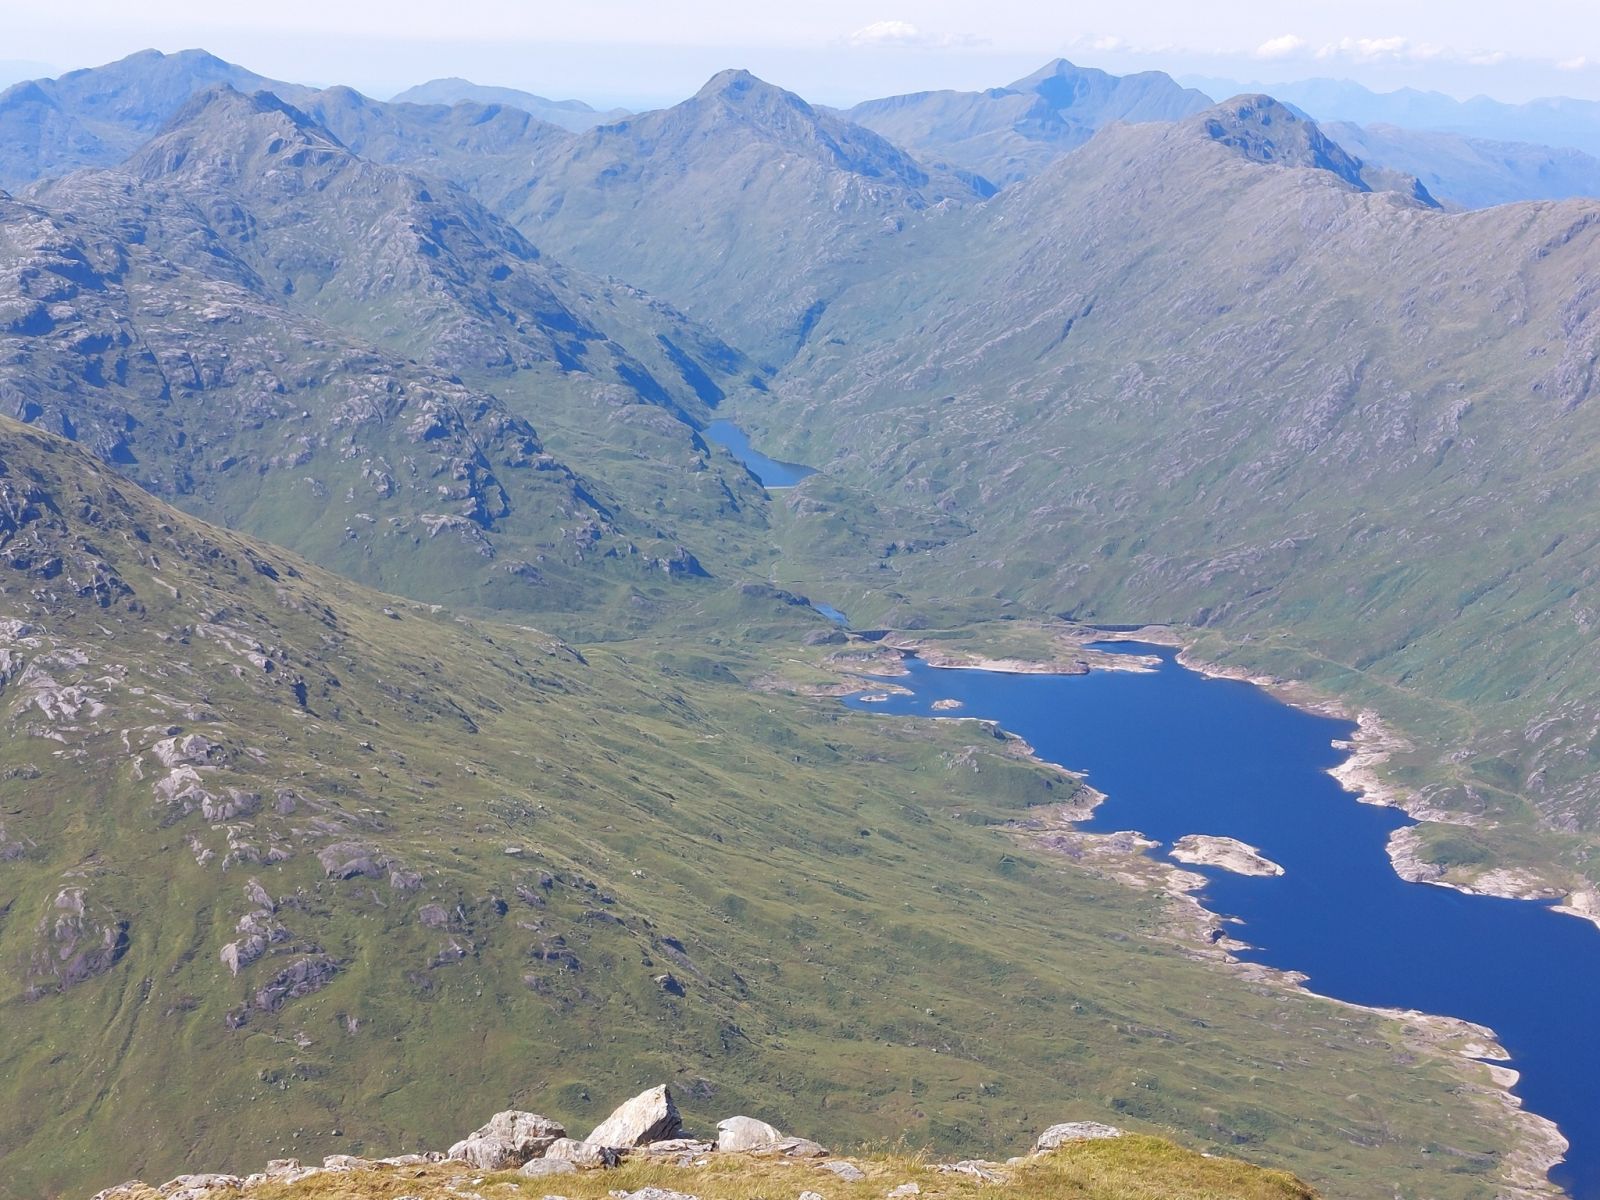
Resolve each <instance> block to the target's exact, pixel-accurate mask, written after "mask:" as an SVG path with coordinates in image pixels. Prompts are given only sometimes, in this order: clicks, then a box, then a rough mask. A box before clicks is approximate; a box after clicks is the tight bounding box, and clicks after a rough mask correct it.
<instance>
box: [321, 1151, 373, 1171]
mask: <svg viewBox="0 0 1600 1200" xmlns="http://www.w3.org/2000/svg"><path fill="white" fill-rule="evenodd" d="M375 1166H377V1163H376V1162H374V1161H373V1160H372V1159H370V1158H362V1157H361V1156H360V1155H358V1154H330V1155H328V1156H327V1157H326V1158H324V1159H323V1160H322V1169H323V1170H325V1171H365V1170H367V1169H368V1168H371V1167H375Z"/></svg>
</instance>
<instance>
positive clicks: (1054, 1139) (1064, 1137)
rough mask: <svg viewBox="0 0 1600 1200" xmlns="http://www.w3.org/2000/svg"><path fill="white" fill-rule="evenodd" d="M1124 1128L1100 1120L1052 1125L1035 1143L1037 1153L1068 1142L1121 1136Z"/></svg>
mask: <svg viewBox="0 0 1600 1200" xmlns="http://www.w3.org/2000/svg"><path fill="white" fill-rule="evenodd" d="M1121 1136H1122V1130H1120V1129H1118V1128H1117V1127H1116V1126H1115V1125H1102V1124H1100V1122H1098V1121H1068V1122H1066V1123H1065V1124H1063V1125H1052V1126H1050V1128H1049V1129H1046V1130H1045V1131H1044V1132H1043V1133H1041V1134H1040V1135H1039V1140H1038V1141H1036V1142H1034V1144H1033V1152H1034V1153H1035V1154H1044V1153H1046V1152H1047V1151H1050V1150H1058V1149H1060V1148H1061V1147H1062V1146H1064V1145H1066V1144H1067V1143H1068V1142H1086V1141H1093V1140H1095V1139H1097V1138H1114V1137H1121Z"/></svg>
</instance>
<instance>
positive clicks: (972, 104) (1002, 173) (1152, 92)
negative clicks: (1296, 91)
mask: <svg viewBox="0 0 1600 1200" xmlns="http://www.w3.org/2000/svg"><path fill="white" fill-rule="evenodd" d="M1210 104H1211V101H1210V100H1209V99H1208V98H1207V97H1206V96H1204V95H1202V94H1201V93H1200V92H1197V91H1194V90H1193V89H1190V88H1184V87H1181V86H1179V85H1178V84H1177V83H1176V82H1175V81H1174V80H1173V79H1172V78H1171V76H1168V75H1165V74H1163V73H1161V72H1159V71H1144V72H1140V73H1139V74H1135V75H1124V76H1117V75H1109V74H1107V73H1106V72H1104V71H1099V70H1095V69H1093V68H1085V67H1077V66H1074V65H1073V64H1072V63H1069V62H1068V61H1067V60H1066V59H1064V58H1058V59H1056V60H1055V61H1054V62H1051V63H1048V64H1046V65H1045V66H1044V67H1042V68H1040V69H1039V70H1038V71H1036V72H1034V73H1033V74H1032V75H1029V76H1028V77H1027V78H1025V79H1019V80H1017V82H1015V83H1013V84H1010V85H1009V86H1007V87H1002V88H991V89H989V90H988V91H984V92H952V91H944V92H919V93H916V94H913V95H909V96H891V97H888V98H886V99H883V100H868V101H866V102H865V103H863V104H858V105H856V106H855V107H854V108H852V109H850V110H849V111H848V112H846V113H845V114H844V115H845V116H846V117H848V118H849V119H850V120H852V121H855V122H856V123H857V124H860V125H865V126H866V127H867V128H868V129H872V130H875V131H876V132H878V133H881V134H882V135H883V136H884V137H886V138H888V139H889V140H890V141H893V142H895V143H896V144H897V145H901V146H904V147H905V148H906V149H908V150H911V151H913V152H914V153H917V154H920V155H923V156H924V157H927V158H929V159H937V160H943V161H948V162H952V163H955V164H957V165H959V166H961V167H964V168H966V169H967V170H969V171H974V172H977V173H978V174H980V175H982V176H984V177H985V178H987V179H991V180H993V181H994V182H995V183H997V184H1000V185H1002V186H1004V185H1005V184H1008V183H1013V182H1015V181H1016V180H1018V179H1026V178H1027V177H1028V176H1030V175H1035V174H1037V173H1038V172H1039V171H1041V170H1043V169H1044V167H1045V166H1047V165H1048V164H1049V163H1051V162H1054V161H1055V160H1056V159H1057V158H1059V157H1060V156H1061V155H1062V154H1064V153H1066V152H1067V151H1068V150H1071V149H1073V148H1074V147H1076V146H1080V145H1082V144H1083V143H1084V142H1086V141H1088V140H1089V138H1090V137H1092V136H1093V135H1094V133H1095V131H1096V130H1099V129H1101V128H1103V127H1104V126H1106V125H1109V124H1110V123H1112V122H1113V121H1123V122H1128V123H1134V124H1137V123H1140V122H1146V121H1176V120H1179V119H1181V118H1183V117H1186V116H1190V115H1192V114H1193V113H1196V112H1199V111H1201V110H1202V109H1204V108H1207V107H1209V105H1210Z"/></svg>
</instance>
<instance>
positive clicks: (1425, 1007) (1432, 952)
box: [847, 642, 1600, 1200]
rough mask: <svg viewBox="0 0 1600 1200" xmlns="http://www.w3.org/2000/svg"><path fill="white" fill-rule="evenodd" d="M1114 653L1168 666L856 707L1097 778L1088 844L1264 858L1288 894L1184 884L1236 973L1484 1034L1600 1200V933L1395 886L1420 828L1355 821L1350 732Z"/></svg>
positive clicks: (962, 681)
mask: <svg viewBox="0 0 1600 1200" xmlns="http://www.w3.org/2000/svg"><path fill="white" fill-rule="evenodd" d="M1101 648H1102V649H1107V650H1115V651H1122V652H1127V653H1139V654H1153V655H1156V656H1158V657H1159V658H1160V659H1161V666H1160V669H1159V670H1158V671H1156V672H1154V673H1134V672H1124V671H1096V672H1093V673H1091V674H1089V675H1006V674H998V673H994V672H988V671H969V670H952V669H941V668H936V667H930V666H928V665H927V664H926V663H923V662H922V661H921V660H918V659H910V660H908V662H907V665H908V666H909V667H910V668H911V673H910V675H908V676H905V677H896V678H895V679H894V682H895V683H898V684H903V685H904V686H906V687H908V688H910V689H912V691H913V693H914V694H913V695H910V696H892V697H891V698H890V699H889V700H887V701H886V702H883V703H870V704H867V703H862V702H861V701H860V700H859V699H854V700H851V701H847V703H850V704H851V706H852V707H854V708H858V709H861V710H863V711H870V712H877V713H890V714H906V715H918V716H937V715H943V714H940V713H935V712H934V710H933V708H932V705H933V702H934V701H936V700H939V699H944V698H949V699H953V700H959V701H961V703H962V707H961V709H960V710H958V712H957V713H955V714H951V715H960V716H964V717H981V718H984V719H987V720H993V721H998V722H999V723H1000V724H1001V725H1002V726H1003V727H1004V728H1006V729H1007V730H1010V731H1011V732H1013V733H1016V734H1018V735H1019V736H1021V737H1023V738H1026V739H1027V740H1028V741H1029V742H1030V743H1031V744H1032V745H1033V746H1034V748H1035V749H1036V750H1037V751H1038V753H1039V755H1040V756H1041V757H1042V758H1044V759H1046V760H1048V761H1050V762H1054V763H1059V764H1061V765H1062V766H1065V767H1068V768H1071V769H1073V770H1076V771H1082V772H1085V773H1086V775H1087V777H1088V780H1089V782H1090V783H1092V784H1093V785H1094V786H1095V787H1096V788H1097V789H1099V790H1100V791H1101V792H1103V793H1105V795H1106V801H1105V803H1104V804H1102V805H1101V806H1100V808H1099V809H1097V810H1096V812H1095V815H1094V818H1093V819H1092V820H1091V821H1089V822H1087V823H1086V826H1085V827H1086V828H1088V829H1091V830H1100V831H1110V830H1120V829H1137V830H1139V831H1141V832H1143V833H1145V834H1147V835H1148V836H1149V837H1151V838H1155V839H1159V840H1160V841H1161V842H1162V843H1164V844H1165V846H1168V847H1169V846H1170V845H1171V843H1172V842H1174V841H1176V840H1177V839H1178V838H1180V837H1182V836H1183V835H1184V834H1188V833H1202V834H1213V835H1221V836H1226V837H1233V838H1238V839H1239V840H1240V841H1243V842H1248V843H1249V844H1251V845H1253V846H1257V847H1259V848H1260V850H1261V852H1262V853H1263V854H1265V855H1266V856H1267V857H1268V858H1270V859H1272V860H1273V861H1274V862H1277V863H1279V864H1281V865H1282V866H1283V867H1284V870H1285V873H1284V874H1283V875H1282V876H1280V877H1275V878H1255V877H1246V876H1240V875H1234V874H1231V873H1229V872H1226V871H1221V870H1215V869H1211V868H1206V867H1187V868H1186V869H1189V870H1193V871H1197V872H1199V873H1200V874H1202V875H1204V876H1206V878H1207V880H1208V882H1207V885H1206V887H1205V890H1204V891H1203V892H1202V893H1201V900H1202V902H1203V903H1204V904H1205V905H1206V907H1207V908H1209V909H1211V910H1212V911H1213V912H1216V913H1220V914H1222V915H1225V916H1233V917H1238V918H1240V919H1241V920H1242V921H1243V925H1242V926H1239V925H1235V926H1230V932H1231V933H1232V935H1233V936H1235V937H1237V938H1238V939H1240V940H1241V941H1246V942H1249V943H1250V944H1251V945H1252V946H1253V947H1254V949H1252V950H1249V951H1244V952H1241V954H1240V957H1241V958H1246V959H1249V960H1253V961H1256V962H1261V963H1266V964H1269V965H1271V966H1274V967H1279V968H1283V969H1285V970H1294V971H1301V972H1304V973H1305V974H1306V975H1308V976H1310V983H1309V985H1308V986H1309V987H1311V988H1312V989H1314V990H1315V991H1318V992H1321V993H1323V994H1325V995H1329V996H1335V997H1339V998H1341V999H1345V1000H1351V1001H1355V1002H1357V1003H1360V1004H1369V1005H1377V1006H1382V1007H1391V1008H1414V1009H1419V1010H1421V1011H1423V1012H1430V1013H1442V1014H1446V1015H1448V1016H1453V1017H1463V1018H1465V1019H1467V1020H1469V1021H1475V1022H1478V1023H1480V1024H1483V1025H1488V1026H1489V1027H1490V1028H1492V1029H1493V1030H1494V1031H1495V1032H1496V1034H1497V1035H1498V1036H1499V1038H1500V1041H1501V1044H1502V1045H1504V1046H1505V1048H1506V1050H1507V1051H1508V1052H1509V1053H1510V1055H1511V1058H1512V1062H1511V1064H1510V1065H1511V1066H1513V1067H1514V1068H1516V1069H1517V1070H1518V1071H1520V1072H1522V1079H1521V1081H1520V1082H1519V1084H1518V1086H1517V1089H1516V1091H1517V1093H1518V1095H1520V1096H1521V1097H1522V1099H1523V1103H1524V1104H1525V1105H1526V1106H1527V1107H1528V1108H1529V1109H1530V1110H1532V1111H1533V1112H1536V1113H1539V1114H1541V1115H1543V1116H1546V1117H1549V1118H1550V1119H1551V1120H1553V1121H1555V1122H1556V1123H1557V1124H1558V1125H1559V1126H1560V1127H1561V1131H1562V1133H1563V1134H1565V1135H1566V1137H1567V1138H1568V1140H1569V1141H1570V1142H1571V1143H1572V1148H1571V1150H1570V1151H1569V1152H1568V1159H1567V1161H1566V1162H1565V1163H1563V1164H1562V1165H1561V1166H1559V1167H1558V1168H1557V1169H1556V1171H1555V1172H1554V1173H1553V1175H1554V1178H1555V1180H1556V1182H1558V1183H1559V1184H1561V1185H1562V1186H1563V1187H1564V1188H1566V1189H1567V1190H1568V1191H1569V1192H1570V1193H1571V1194H1572V1195H1573V1196H1575V1197H1577V1198H1579V1200H1600V1020H1596V1019H1595V1012H1594V1008H1593V1005H1594V1004H1595V1002H1596V997H1600V930H1597V929H1596V928H1595V927H1594V926H1592V925H1590V924H1589V923H1588V922H1585V921H1580V920H1578V919H1576V918H1573V917H1569V916H1564V915H1562V914H1559V913H1555V912H1552V911H1550V909H1549V907H1548V906H1547V905H1544V904H1540V903H1535V902H1531V901H1518V900H1500V899H1496V898H1493V897H1484V896H1467V895H1462V894H1461V893H1459V892H1454V891H1450V890H1448V889H1445V888H1440V887H1431V886H1428V885H1425V884H1409V883H1406V882H1404V881H1403V880H1401V879H1400V878H1399V877H1398V876H1397V875H1395V873H1394V871H1393V869H1392V868H1391V866H1390V864H1389V860H1388V857H1387V855H1386V854H1385V852H1384V847H1385V844H1386V842H1387V841H1388V837H1389V834H1390V832H1391V831H1392V830H1394V829H1396V828H1399V827H1400V826H1402V825H1407V824H1410V823H1411V821H1410V818H1408V817H1407V816H1405V814H1403V813H1401V812H1398V811H1396V810H1394V809H1388V808H1379V807H1376V806H1373V805H1367V804H1361V803H1359V802H1357V800H1356V799H1355V798H1354V797H1353V796H1352V795H1350V793H1348V792H1346V791H1345V790H1344V789H1343V788H1341V787H1340V786H1339V784H1338V783H1337V782H1336V781H1335V780H1334V779H1333V778H1332V777H1331V776H1329V775H1328V774H1326V771H1327V769H1328V768H1329V767H1331V766H1334V765H1336V764H1337V763H1338V762H1340V761H1341V760H1342V758H1343V757H1344V755H1343V752H1341V751H1339V750H1337V749H1335V748H1334V747H1333V745H1332V743H1333V742H1334V741H1335V740H1340V741H1342V740H1345V739H1347V738H1349V737H1350V735H1351V734H1352V732H1353V730H1354V726H1353V725H1352V724H1351V723H1350V722H1348V721H1340V720H1333V719H1329V718H1326V717H1319V716H1314V715H1312V714H1309V713H1304V712H1301V711H1299V710H1297V709H1294V708H1290V707H1289V706H1288V705H1286V704H1283V703H1281V702H1279V701H1278V700H1276V699H1274V698H1273V697H1272V696H1271V695H1269V694H1268V693H1267V692H1265V691H1263V690H1262V689H1260V688H1258V687H1255V686H1254V685H1251V684H1247V683H1241V682H1237V681H1234V680H1226V679H1212V678H1208V677H1206V676H1204V675H1201V674H1199V673H1197V672H1194V671H1190V670H1188V669H1187V668H1184V667H1182V666H1180V665H1178V663H1177V662H1176V661H1175V652H1174V651H1173V650H1171V649H1169V648H1166V647H1161V646H1151V645H1142V644H1136V643H1128V642H1121V643H1110V644H1105V645H1102V647H1101ZM1152 853H1155V854H1161V853H1164V850H1155V851H1152Z"/></svg>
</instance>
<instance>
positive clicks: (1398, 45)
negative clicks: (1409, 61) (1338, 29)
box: [1317, 37, 1411, 63]
mask: <svg viewBox="0 0 1600 1200" xmlns="http://www.w3.org/2000/svg"><path fill="white" fill-rule="evenodd" d="M1410 48H1411V44H1410V43H1409V42H1407V41H1406V39H1405V38H1403V37H1386V38H1350V37H1347V38H1340V39H1339V40H1338V41H1337V42H1329V43H1328V44H1327V45H1325V46H1321V47H1319V48H1318V50H1317V57H1318V58H1324V59H1326V58H1347V59H1350V60H1352V61H1354V62H1360V63H1375V62H1398V61H1399V60H1400V59H1403V58H1407V57H1409V55H1408V53H1407V52H1408V51H1409V49H1410Z"/></svg>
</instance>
